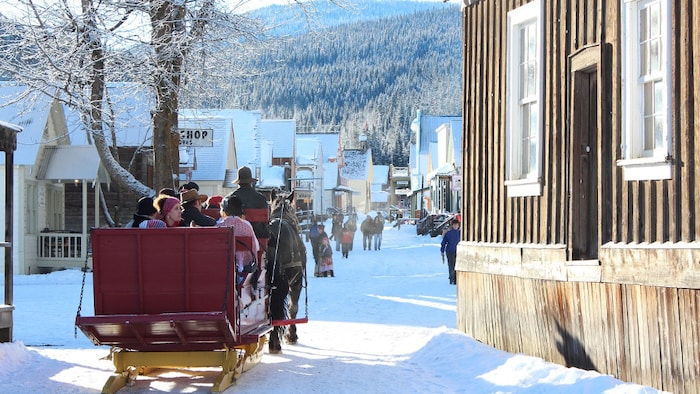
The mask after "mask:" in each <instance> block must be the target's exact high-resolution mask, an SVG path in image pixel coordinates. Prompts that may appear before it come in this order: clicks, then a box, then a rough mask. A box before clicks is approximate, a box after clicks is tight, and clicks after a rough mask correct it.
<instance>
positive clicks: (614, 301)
mask: <svg viewBox="0 0 700 394" xmlns="http://www.w3.org/2000/svg"><path fill="white" fill-rule="evenodd" d="M602 286H603V287H604V289H605V295H606V307H605V312H606V317H605V320H606V321H607V323H608V332H609V333H608V345H607V350H608V359H607V367H606V371H608V373H610V374H612V375H613V376H615V377H617V378H618V379H621V380H625V378H626V374H625V373H624V371H625V369H624V368H621V366H622V365H624V364H626V361H627V355H626V353H625V348H624V343H623V338H624V331H623V330H624V322H623V309H622V300H621V297H622V292H621V290H620V287H621V286H620V285H615V284H603V285H602Z"/></svg>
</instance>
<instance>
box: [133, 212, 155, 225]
mask: <svg viewBox="0 0 700 394" xmlns="http://www.w3.org/2000/svg"><path fill="white" fill-rule="evenodd" d="M150 219H151V217H150V216H146V215H139V214H137V213H135V214H134V218H133V219H131V222H130V223H131V227H135V228H138V227H139V224H141V222H145V221H146V220H150Z"/></svg>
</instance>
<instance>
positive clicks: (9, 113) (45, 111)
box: [0, 82, 62, 165]
mask: <svg viewBox="0 0 700 394" xmlns="http://www.w3.org/2000/svg"><path fill="white" fill-rule="evenodd" d="M25 93H27V89H26V87H24V86H20V85H17V84H12V83H7V82H3V83H0V120H1V121H3V122H7V123H11V124H14V125H16V126H19V127H21V128H22V132H20V133H17V150H16V151H15V153H14V155H13V162H14V164H15V165H34V164H35V163H36V158H37V154H38V151H39V147H40V146H41V145H42V144H45V143H46V141H44V139H43V137H44V130H45V129H46V127H47V122H48V121H49V115H50V113H51V110H52V103H53V101H54V100H53V99H52V98H50V97H48V96H46V95H44V94H29V95H28V96H27V97H25V98H19V97H20V96H22V95H23V94H25ZM53 108H54V110H55V108H56V107H55V106H54V107H53ZM61 112H62V108H61ZM0 164H5V155H0Z"/></svg>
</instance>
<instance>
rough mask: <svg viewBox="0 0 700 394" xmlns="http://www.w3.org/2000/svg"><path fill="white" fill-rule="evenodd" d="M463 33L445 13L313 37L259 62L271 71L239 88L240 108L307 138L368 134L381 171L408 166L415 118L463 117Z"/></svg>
mask: <svg viewBox="0 0 700 394" xmlns="http://www.w3.org/2000/svg"><path fill="white" fill-rule="evenodd" d="M461 49H462V27H461V19H460V10H459V7H457V6H444V7H440V8H437V9H431V10H428V11H420V12H414V13H411V14H406V15H397V16H392V17H387V18H380V19H375V20H369V21H361V22H354V23H349V24H343V25H338V26H335V27H333V28H329V29H325V30H323V31H321V32H320V34H314V33H307V34H304V35H301V36H298V37H296V38H294V39H291V40H287V41H284V42H283V43H282V44H281V45H280V47H279V48H278V50H277V51H276V52H266V53H264V54H261V55H259V56H257V57H256V58H254V59H253V60H251V63H250V67H251V68H254V69H261V68H262V69H268V70H269V71H268V72H266V73H264V74H262V75H258V76H255V77H250V78H247V79H245V80H241V81H238V82H239V85H238V89H237V93H238V94H237V100H238V104H239V105H242V106H243V107H245V108H250V109H261V110H262V111H263V115H264V116H265V117H266V118H294V119H296V120H297V124H298V126H299V129H300V130H301V131H306V130H308V131H323V130H329V129H334V130H340V131H341V136H342V139H343V143H344V147H346V148H353V147H357V146H358V142H357V141H358V137H359V135H360V134H366V135H367V137H368V142H369V145H370V147H371V148H372V151H373V157H374V159H375V163H377V164H389V163H393V164H395V165H399V166H405V165H407V163H408V151H407V149H408V146H409V142H410V137H411V136H410V123H411V120H412V119H413V118H414V117H415V111H416V110H417V109H421V111H422V112H423V113H428V114H434V115H460V114H461V100H460V91H461V59H462V52H461Z"/></svg>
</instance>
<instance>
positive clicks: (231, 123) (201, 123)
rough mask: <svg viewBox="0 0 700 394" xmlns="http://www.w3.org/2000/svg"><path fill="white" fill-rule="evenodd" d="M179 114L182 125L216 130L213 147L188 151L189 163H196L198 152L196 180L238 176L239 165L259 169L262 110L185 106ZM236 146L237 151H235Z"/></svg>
mask: <svg viewBox="0 0 700 394" xmlns="http://www.w3.org/2000/svg"><path fill="white" fill-rule="evenodd" d="M179 114H180V120H179V126H180V127H181V128H185V127H193V128H196V127H206V128H211V129H213V130H214V146H213V147H211V148H210V147H206V148H205V147H201V148H195V149H191V154H190V155H188V156H190V157H189V163H188V164H189V165H192V164H193V160H194V158H195V156H196V159H197V169H196V170H195V171H193V172H192V180H194V181H195V182H196V181H197V180H200V181H202V180H217V181H218V180H222V181H224V180H225V179H227V178H229V177H231V176H233V179H235V178H236V174H237V171H238V168H239V167H243V166H248V167H250V169H251V170H252V171H253V174H255V173H256V169H257V168H258V166H259V165H260V164H259V156H258V154H259V144H258V128H259V123H260V111H245V110H240V109H223V110H202V109H182V110H180V113H179ZM233 149H235V151H231V150H233ZM227 170H228V176H227ZM233 179H231V181H232V180H233ZM231 186H232V185H231Z"/></svg>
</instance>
